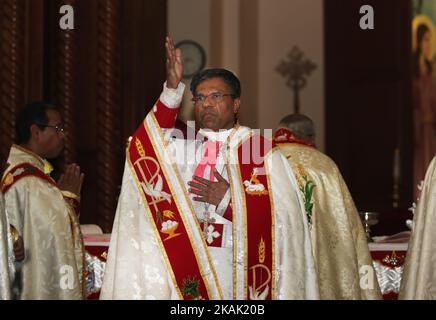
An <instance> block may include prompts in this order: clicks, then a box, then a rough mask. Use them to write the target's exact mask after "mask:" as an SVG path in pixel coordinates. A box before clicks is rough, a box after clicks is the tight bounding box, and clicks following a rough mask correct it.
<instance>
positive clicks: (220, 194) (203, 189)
mask: <svg viewBox="0 0 436 320" xmlns="http://www.w3.org/2000/svg"><path fill="white" fill-rule="evenodd" d="M214 175H215V178H217V180H218V181H216V182H215V181H210V180H207V179H204V178H202V177H199V176H194V177H193V179H192V181H190V182H188V185H189V186H191V187H192V188H190V189H189V192H191V193H193V194H195V195H197V197H194V198H193V200H195V201H200V202H206V203H210V204H213V205H215V206H218V205H219V204H220V202H221V200H222V199H223V198H224V195H225V194H226V192H227V190H228V189H229V186H230V185H229V183H228V182H227V181H226V179H224V178H223V177H222V176H221V175H220V174H219V173H218V171H217V170H216V169H215V170H214Z"/></svg>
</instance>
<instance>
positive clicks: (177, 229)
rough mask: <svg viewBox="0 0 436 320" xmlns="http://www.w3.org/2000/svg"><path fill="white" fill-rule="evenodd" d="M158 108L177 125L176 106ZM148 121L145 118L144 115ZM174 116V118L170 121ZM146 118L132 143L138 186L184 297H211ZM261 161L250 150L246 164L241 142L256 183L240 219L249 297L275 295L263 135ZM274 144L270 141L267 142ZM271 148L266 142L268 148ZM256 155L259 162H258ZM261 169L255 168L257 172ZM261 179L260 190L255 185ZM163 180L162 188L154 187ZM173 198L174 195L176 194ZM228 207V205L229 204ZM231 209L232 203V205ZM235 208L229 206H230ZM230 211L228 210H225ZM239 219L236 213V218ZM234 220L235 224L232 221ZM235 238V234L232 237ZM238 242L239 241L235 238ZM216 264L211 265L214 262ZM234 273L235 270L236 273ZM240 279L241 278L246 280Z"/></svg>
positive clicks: (246, 171)
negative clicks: (255, 157)
mask: <svg viewBox="0 0 436 320" xmlns="http://www.w3.org/2000/svg"><path fill="white" fill-rule="evenodd" d="M155 108H156V110H155V112H154V115H155V118H156V120H157V122H158V123H159V124H160V126H161V127H166V128H168V127H173V122H174V120H173V119H175V116H174V112H175V111H174V109H169V108H167V107H166V106H165V105H163V104H162V103H161V102H160V101H158V102H157V104H156V106H155ZM146 121H147V119H146ZM166 122H171V123H166ZM145 126H146V124H145V123H144V125H142V126H140V128H139V129H138V130H137V131H136V132H135V134H134V136H133V137H132V140H131V142H130V144H129V148H128V158H129V161H130V164H131V167H132V169H133V170H134V173H135V176H136V178H137V182H139V184H138V188H139V189H140V191H141V194H142V195H143V199H144V202H145V204H146V207H147V209H148V210H147V212H148V213H149V214H151V218H152V221H153V222H154V226H155V228H156V230H157V234H158V235H159V238H160V243H161V248H162V249H163V251H164V254H165V255H166V257H167V260H168V262H169V264H170V267H171V270H172V274H173V275H174V278H173V279H174V280H175V282H176V284H177V287H178V289H179V291H180V293H181V295H182V297H183V298H184V299H198V298H201V299H208V298H209V295H208V291H207V288H206V282H205V280H204V279H203V278H202V275H201V272H200V269H201V268H200V263H199V261H198V260H197V259H198V258H197V256H196V253H195V251H196V249H195V247H196V244H193V243H191V240H190V238H189V237H188V234H187V229H186V227H185V225H184V222H183V220H182V216H181V215H180V210H179V208H178V204H177V203H176V202H175V201H170V202H169V201H167V200H166V199H165V198H167V199H168V197H171V198H172V195H171V189H170V187H169V184H168V181H169V180H168V176H167V173H166V172H165V170H162V164H161V163H160V159H159V157H158V154H159V153H158V152H157V150H155V147H154V145H153V143H152V139H151V138H150V136H149V133H148V132H147V129H146V128H145ZM254 140H255V139H253V137H251V138H249V139H247V140H246V141H245V142H244V144H246V143H252V141H254ZM259 141H260V150H261V157H260V158H261V161H260V162H259V159H253V157H252V156H250V161H248V162H249V164H244V162H245V161H244V160H246V159H244V157H243V156H242V150H243V149H244V148H243V145H244V144H243V145H241V146H240V148H239V150H238V152H239V162H240V163H239V168H240V176H241V177H242V182H244V181H246V180H247V182H249V183H248V185H249V186H252V187H253V188H254V189H253V190H251V189H249V188H248V187H247V188H248V189H247V190H246V191H245V202H246V203H245V206H244V207H245V208H246V212H248V213H249V214H247V215H246V217H243V219H245V221H246V222H247V223H246V224H242V225H243V226H244V227H246V228H244V229H245V230H244V231H245V235H244V236H243V238H245V239H246V242H245V243H247V244H248V248H246V250H245V252H246V254H247V256H246V258H245V259H244V261H246V263H247V265H245V267H244V269H245V277H244V278H245V280H244V283H246V282H245V281H246V280H247V281H248V283H247V286H246V288H247V290H246V293H245V298H247V299H248V298H249V297H251V298H263V299H271V297H272V296H273V293H274V292H273V284H274V278H273V276H272V275H273V272H272V271H273V257H274V250H273V246H274V242H273V234H272V230H273V228H274V219H273V215H274V213H273V212H272V210H273V208H272V207H271V200H270V196H269V187H268V185H269V182H268V179H267V176H266V175H265V174H264V171H265V170H264V163H263V157H264V155H265V154H264V152H263V151H264V144H265V143H266V141H265V139H263V138H260V139H259ZM269 144H271V142H269ZM270 149H271V148H270V147H269V148H267V150H266V151H265V153H267V152H268V151H269V150H270ZM255 161H258V162H259V163H255ZM254 169H256V170H257V172H258V174H254V173H255V172H256V170H254ZM260 184H261V185H263V190H260V189H259V188H257V187H256V186H255V185H257V186H258V187H259V185H260ZM157 185H159V186H160V187H159V190H157V191H158V193H159V192H160V193H161V195H159V194H158V193H153V190H154V189H155V187H156V186H157ZM172 199H173V198H172ZM229 207H230V206H229ZM228 209H229V208H228ZM230 210H231V208H230ZM227 211H229V210H227ZM233 223H235V219H233ZM234 226H235V225H234ZM234 241H235V239H234ZM234 245H235V243H234ZM212 267H213V266H212ZM234 276H235V275H234ZM242 280H243V279H239V280H238V281H242Z"/></svg>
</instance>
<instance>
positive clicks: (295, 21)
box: [168, 0, 325, 150]
mask: <svg viewBox="0 0 436 320" xmlns="http://www.w3.org/2000/svg"><path fill="white" fill-rule="evenodd" d="M323 23H324V21H323V0H168V31H169V33H170V34H172V35H173V37H174V39H175V41H176V42H177V41H180V40H184V39H192V40H195V41H197V42H199V43H200V44H202V45H203V47H204V48H205V50H206V52H207V56H208V61H207V65H208V66H213V67H217V66H219V67H224V68H228V69H230V70H232V71H234V72H235V73H236V74H237V75H238V76H239V77H240V79H241V82H242V91H243V93H242V108H243V110H242V111H241V117H242V124H248V125H249V126H251V127H256V128H262V129H266V128H272V129H275V128H276V126H277V123H278V121H279V120H280V119H281V118H282V117H284V116H285V115H287V114H289V113H291V112H292V108H291V106H292V103H293V95H292V92H291V90H290V89H289V88H288V87H286V84H285V83H286V80H285V78H283V77H282V76H281V75H280V74H279V73H277V72H276V71H275V68H276V66H277V65H278V64H279V63H280V61H282V60H286V59H287V56H288V53H289V51H290V50H291V49H292V47H293V46H294V45H297V46H298V47H299V48H300V49H301V50H302V51H303V52H304V54H305V56H306V57H307V58H309V59H310V60H312V61H313V62H314V63H315V64H316V65H317V67H318V68H317V69H316V70H315V71H314V72H312V74H311V75H310V76H309V78H308V85H307V87H306V88H304V89H303V91H302V92H301V94H300V103H301V108H300V112H301V113H304V114H307V115H308V116H309V117H311V118H312V119H313V120H314V121H315V123H316V126H317V133H318V134H317V145H318V147H319V148H320V149H321V150H324V127H325V126H324V61H323V57H324V46H323V42H324V37H323V32H324V31H323ZM187 93H188V90H187ZM189 98H190V96H189V94H187V98H186V99H185V103H184V111H183V113H182V118H183V119H184V120H187V119H191V118H192V105H191V104H190V103H189V102H188V101H187V100H188V99H189Z"/></svg>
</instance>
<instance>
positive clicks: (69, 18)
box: [59, 4, 74, 30]
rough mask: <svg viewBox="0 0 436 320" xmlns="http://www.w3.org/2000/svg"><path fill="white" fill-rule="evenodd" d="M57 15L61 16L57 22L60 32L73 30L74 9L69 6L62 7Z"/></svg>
mask: <svg viewBox="0 0 436 320" xmlns="http://www.w3.org/2000/svg"><path fill="white" fill-rule="evenodd" d="M59 13H61V14H63V16H62V17H61V19H60V20H59V27H60V28H61V29H62V30H73V29H74V8H73V7H72V6H70V5H67V4H66V5H63V6H62V7H60V9H59Z"/></svg>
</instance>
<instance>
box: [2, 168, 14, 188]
mask: <svg viewBox="0 0 436 320" xmlns="http://www.w3.org/2000/svg"><path fill="white" fill-rule="evenodd" d="M13 183H14V176H13V175H12V173H10V172H9V173H8V174H7V175H6V177H5V179H4V180H3V188H5V187H8V186H10V185H11V184H13Z"/></svg>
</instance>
